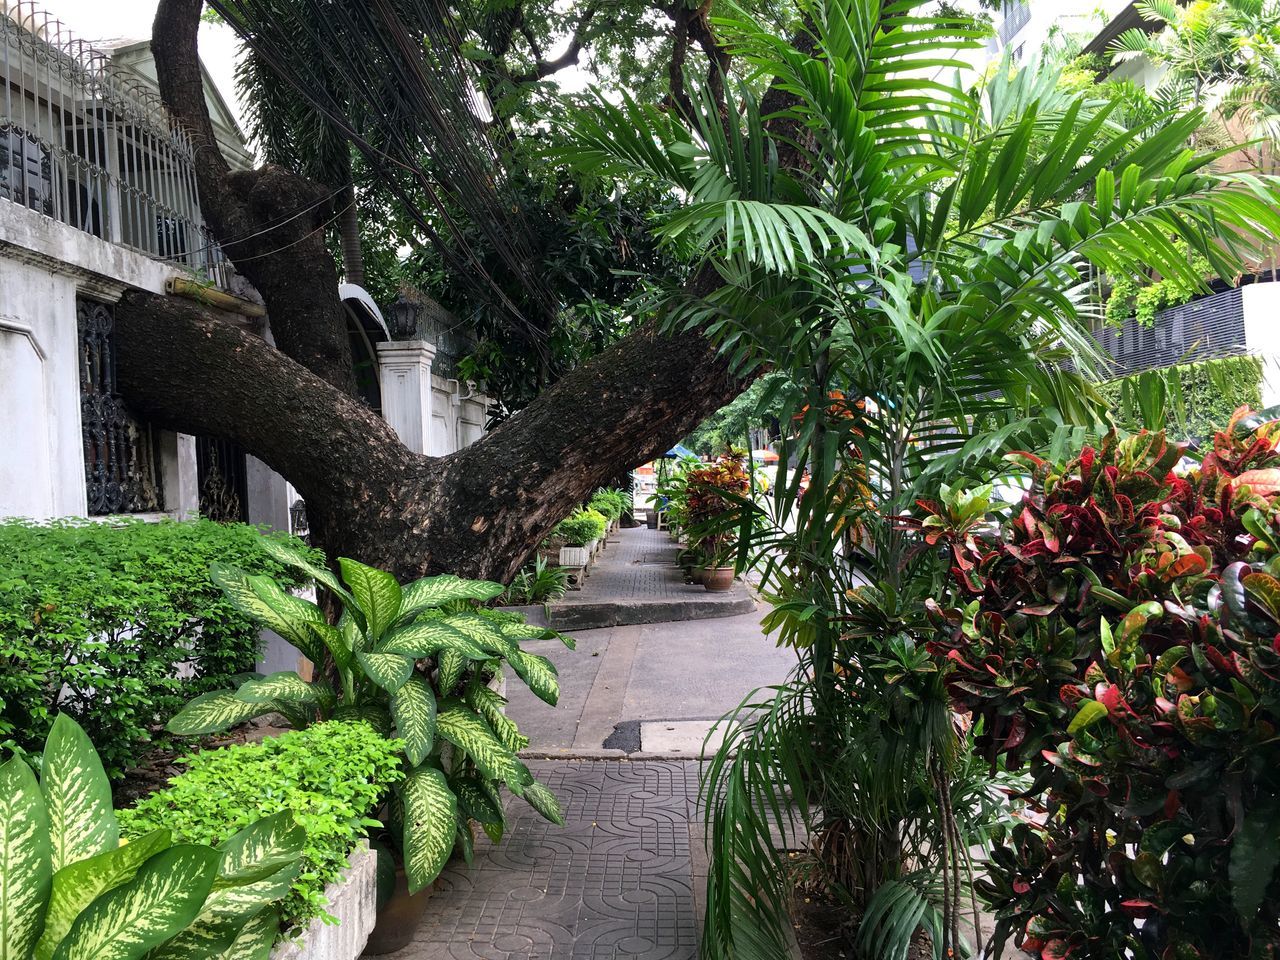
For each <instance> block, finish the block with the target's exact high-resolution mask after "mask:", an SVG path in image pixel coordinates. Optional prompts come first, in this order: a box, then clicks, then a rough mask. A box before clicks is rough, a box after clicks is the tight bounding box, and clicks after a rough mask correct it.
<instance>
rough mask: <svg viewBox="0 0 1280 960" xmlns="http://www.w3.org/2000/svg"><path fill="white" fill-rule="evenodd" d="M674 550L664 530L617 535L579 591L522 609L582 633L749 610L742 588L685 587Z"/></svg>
mask: <svg viewBox="0 0 1280 960" xmlns="http://www.w3.org/2000/svg"><path fill="white" fill-rule="evenodd" d="M679 550H680V548H679V547H678V546H677V545H676V544H675V543H674V542H673V541H672V540H671V537H670V536H669V535H668V534H667V533H666V531H661V530H649V529H648V528H646V527H634V528H632V529H629V530H619V531H617V532H616V533H614V534H612V536H611V538H610V540H609V545H608V547H607V548H606V549H605V550H604V551H603V552H601V553H600V554H599V555H598V556H597V557H596V562H595V563H594V564H593V565H592V566H591V571H590V574H589V576H587V578H586V581H585V582H584V584H583V586H582V589H581V590H571V591H570V592H569V593H568V594H567V595H566V596H565V597H564V598H563V599H562V600H557V601H556V602H555V603H553V604H551V605H550V606H549V607H547V608H545V609H544V608H543V607H541V606H535V607H529V608H524V609H525V612H526V614H527V615H529V616H530V618H531V619H533V620H535V621H536V622H540V623H550V624H551V625H552V626H554V627H555V628H556V629H557V630H585V629H593V628H602V627H611V626H617V625H626V624H641V623H661V622H677V621H680V622H683V621H687V620H701V619H707V618H714V617H728V616H735V615H741V614H747V613H751V612H752V611H754V610H755V606H756V604H755V600H754V597H753V596H752V594H751V591H750V590H748V589H747V587H746V586H745V585H744V584H742V583H736V584H734V587H733V589H732V590H729V591H728V592H725V593H711V592H708V591H707V590H706V589H705V588H704V587H703V586H702V585H701V584H690V583H685V582H684V576H683V575H682V574H681V572H680V569H679V568H678V567H677V566H676V558H677V554H678V553H679ZM544 617H545V618H546V619H544Z"/></svg>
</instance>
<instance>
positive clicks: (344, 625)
mask: <svg viewBox="0 0 1280 960" xmlns="http://www.w3.org/2000/svg"><path fill="white" fill-rule="evenodd" d="M338 632H339V633H341V634H342V639H343V640H344V641H345V642H346V645H347V646H348V647H349V648H350V649H351V653H352V654H353V659H354V654H356V653H358V652H359V651H361V650H368V649H369V642H368V638H366V637H365V635H364V624H363V619H361V620H357V619H356V618H355V616H354V615H353V614H352V613H351V611H350V610H343V611H342V616H340V617H339V618H338Z"/></svg>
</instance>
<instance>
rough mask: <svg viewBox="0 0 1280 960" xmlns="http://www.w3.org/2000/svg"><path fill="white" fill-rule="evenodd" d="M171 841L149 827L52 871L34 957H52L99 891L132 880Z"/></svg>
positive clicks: (38, 959)
mask: <svg viewBox="0 0 1280 960" xmlns="http://www.w3.org/2000/svg"><path fill="white" fill-rule="evenodd" d="M172 842H173V841H172V839H171V838H170V836H169V831H168V830H153V831H151V833H148V834H146V835H145V836H142V837H139V838H138V839H137V840H133V841H130V842H129V843H126V844H125V845H124V846H122V847H116V848H115V849H114V850H107V851H105V852H103V853H100V854H98V855H97V856H96V857H90V858H89V859H87V860H80V861H78V862H77V863H72V864H68V865H67V866H65V867H63V868H62V869H61V870H59V871H58V872H57V873H55V874H54V875H53V890H52V892H51V893H50V894H49V912H48V914H47V915H46V916H45V921H44V933H42V934H41V935H40V942H39V943H38V944H36V953H35V957H36V960H49V958H51V957H52V956H53V954H54V951H55V950H57V949H58V944H60V943H61V942H62V938H63V937H65V936H66V935H67V931H68V930H70V929H71V924H72V923H74V922H75V919H76V917H78V916H80V912H81V911H82V910H84V908H85V907H87V906H88V905H89V904H90V903H92V902H93V901H94V899H95V898H96V897H97V896H98V895H99V894H102V893H105V892H106V891H108V890H114V889H115V888H116V887H118V886H120V884H122V883H125V882H127V881H129V880H132V879H133V876H134V874H136V873H137V872H138V868H139V867H140V866H142V864H143V863H145V862H146V861H147V860H148V859H150V858H151V856H152V855H153V854H156V853H159V852H160V851H161V850H164V849H166V848H168V847H169V846H170V844H172Z"/></svg>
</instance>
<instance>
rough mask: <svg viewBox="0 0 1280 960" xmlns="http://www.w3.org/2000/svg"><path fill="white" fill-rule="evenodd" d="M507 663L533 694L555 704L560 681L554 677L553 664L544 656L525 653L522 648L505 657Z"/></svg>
mask: <svg viewBox="0 0 1280 960" xmlns="http://www.w3.org/2000/svg"><path fill="white" fill-rule="evenodd" d="M507 663H509V664H511V669H512V670H514V671H515V672H516V673H518V674H519V675H520V679H521V680H523V681H524V682H525V683H526V684H527V685H528V687H529V689H530V690H532V691H533V693H534V696H536V697H537V698H538V699H539V700H541V701H543V702H544V703H549V704H551V706H553V707H554V706H555V705H556V701H557V700H559V699H560V682H559V681H558V680H557V679H556V667H555V664H553V663H552V662H551V661H550V660H548V659H547V658H546V657H540V656H538V655H537V654H536V653H525V652H524V651H523V650H517V651H516V652H515V653H514V654H512V655H511V656H509V657H507Z"/></svg>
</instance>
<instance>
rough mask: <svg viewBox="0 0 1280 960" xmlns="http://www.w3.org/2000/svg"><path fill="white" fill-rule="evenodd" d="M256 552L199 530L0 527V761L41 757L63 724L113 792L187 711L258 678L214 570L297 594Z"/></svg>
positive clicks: (191, 525) (169, 525)
mask: <svg viewBox="0 0 1280 960" xmlns="http://www.w3.org/2000/svg"><path fill="white" fill-rule="evenodd" d="M260 540H261V536H260V535H259V532H258V531H257V529H255V528H254V527H250V526H244V525H222V524H216V523H212V522H210V521H207V520H199V521H194V522H183V523H178V522H174V521H166V522H161V523H145V522H142V521H135V520H122V521H115V520H113V521H112V522H110V523H95V522H88V521H58V522H53V523H47V524H37V523H31V522H26V521H10V522H6V523H0V747H9V748H12V749H16V750H18V751H19V752H23V753H38V752H39V750H40V745H41V744H42V743H43V742H44V739H45V736H46V735H47V734H48V732H49V728H50V726H51V724H52V722H53V717H54V715H55V714H56V713H58V712H59V711H62V712H64V713H67V714H69V715H70V716H71V717H72V718H74V719H75V720H76V721H78V722H79V723H80V724H81V726H83V727H84V729H85V730H86V731H87V732H88V734H89V737H90V738H91V739H92V741H93V744H94V746H95V747H96V748H97V750H98V752H99V754H100V755H101V757H102V760H103V763H104V765H105V766H106V768H107V771H108V773H109V774H110V775H111V776H112V777H114V778H119V776H120V775H121V773H122V772H123V771H124V770H126V769H127V768H129V767H130V766H133V765H134V764H136V762H137V761H138V759H139V758H140V756H141V755H142V752H143V750H144V749H145V747H146V745H147V743H148V741H149V740H150V739H151V736H152V732H153V731H158V730H159V729H160V728H161V726H162V725H163V724H164V722H165V721H166V720H168V719H169V717H170V716H172V715H173V714H174V713H176V712H177V710H178V709H179V708H180V707H181V706H182V705H183V704H184V703H185V702H186V701H187V700H189V699H190V698H191V697H193V696H196V695H197V694H200V693H204V692H206V691H208V690H214V689H218V688H219V687H225V686H227V685H228V684H229V683H230V682H231V678H232V677H234V676H236V675H237V674H240V673H244V672H246V671H250V670H252V669H253V667H254V661H255V660H256V658H257V655H258V649H259V644H260V640H259V632H258V628H257V627H256V626H255V625H254V624H253V623H251V622H250V621H249V620H248V618H246V617H245V616H243V615H242V614H240V613H238V612H237V611H236V609H235V607H233V606H232V605H231V603H230V602H228V601H227V599H226V598H225V596H224V595H223V593H222V591H221V590H219V589H218V588H217V587H216V586H215V585H214V584H213V583H212V581H211V580H210V579H209V564H210V563H211V562H212V561H214V560H221V561H223V562H227V563H235V564H237V565H239V566H241V567H244V568H245V569H247V570H249V571H251V572H253V573H260V574H266V575H268V576H273V577H275V578H276V580H277V581H278V582H281V583H282V584H284V585H286V586H299V585H301V584H302V579H301V578H300V577H299V576H297V575H296V574H294V573H293V572H292V571H290V570H288V569H286V568H285V567H284V566H282V565H281V564H280V563H278V562H277V561H275V560H272V559H271V558H270V557H268V556H267V555H266V553H265V552H263V550H262V548H261V547H260V546H259V541H260Z"/></svg>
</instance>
